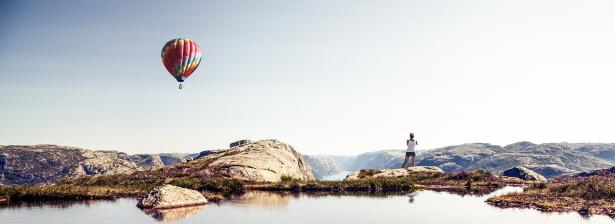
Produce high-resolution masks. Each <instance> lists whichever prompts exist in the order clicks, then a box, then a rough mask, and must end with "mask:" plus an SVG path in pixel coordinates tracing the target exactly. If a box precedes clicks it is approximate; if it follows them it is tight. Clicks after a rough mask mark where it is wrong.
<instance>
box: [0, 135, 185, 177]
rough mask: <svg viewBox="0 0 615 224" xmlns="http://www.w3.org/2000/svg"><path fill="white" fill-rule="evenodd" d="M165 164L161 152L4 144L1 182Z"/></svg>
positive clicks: (125, 171)
mask: <svg viewBox="0 0 615 224" xmlns="http://www.w3.org/2000/svg"><path fill="white" fill-rule="evenodd" d="M186 155H187V154H186ZM167 157H169V156H167ZM168 161H173V160H171V159H168ZM165 165H170V164H165V163H164V160H163V159H161V155H158V154H153V155H147V154H142V155H128V154H126V153H123V152H117V151H92V150H87V149H81V148H76V147H67V146H57V145H32V146H20V145H8V146H0V184H5V185H7V184H8V185H31V184H37V183H52V182H56V181H59V180H61V179H64V178H69V177H80V176H93V175H109V174H128V173H132V172H135V171H140V170H144V169H151V168H157V167H163V166H165Z"/></svg>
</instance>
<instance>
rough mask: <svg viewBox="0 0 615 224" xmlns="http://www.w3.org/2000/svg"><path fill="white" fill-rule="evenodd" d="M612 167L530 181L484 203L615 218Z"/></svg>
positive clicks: (614, 184)
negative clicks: (512, 191)
mask: <svg viewBox="0 0 615 224" xmlns="http://www.w3.org/2000/svg"><path fill="white" fill-rule="evenodd" d="M613 171H615V169H613V168H611V169H610V170H607V169H605V170H602V171H600V170H599V171H595V172H593V174H591V175H588V174H585V175H577V176H570V177H562V178H556V179H554V180H551V181H549V182H546V183H539V184H532V185H529V186H528V187H526V188H525V190H524V191H523V192H521V193H513V194H507V195H502V196H497V197H492V198H489V199H488V200H487V203H489V204H491V205H494V206H497V207H501V208H533V209H537V210H540V211H543V212H578V213H579V214H581V215H585V216H588V215H607V216H610V217H611V218H614V219H615V173H613Z"/></svg>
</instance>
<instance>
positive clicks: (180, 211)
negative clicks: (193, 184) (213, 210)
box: [143, 205, 205, 222]
mask: <svg viewBox="0 0 615 224" xmlns="http://www.w3.org/2000/svg"><path fill="white" fill-rule="evenodd" d="M203 208H205V205H197V206H190V207H181V208H172V209H144V210H143V212H144V213H145V214H148V215H149V216H151V217H153V218H154V219H156V220H158V221H164V222H175V221H178V220H181V219H185V218H188V217H190V216H194V215H196V214H198V213H199V212H201V210H203Z"/></svg>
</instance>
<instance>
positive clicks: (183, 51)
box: [161, 38, 202, 89]
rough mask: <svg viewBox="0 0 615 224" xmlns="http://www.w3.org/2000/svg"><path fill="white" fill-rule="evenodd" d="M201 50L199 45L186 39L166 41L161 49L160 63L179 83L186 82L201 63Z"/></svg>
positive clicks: (180, 85) (180, 86)
mask: <svg viewBox="0 0 615 224" xmlns="http://www.w3.org/2000/svg"><path fill="white" fill-rule="evenodd" d="M201 56H202V54H201V49H200V48H199V45H198V44H197V43H196V42H194V41H193V40H190V39H188V38H176V39H173V40H170V41H168V42H167V43H166V44H165V45H164V47H162V53H161V57H162V63H163V64H164V67H166V68H167V71H169V73H171V75H172V76H173V77H174V78H175V79H176V80H177V81H178V82H179V88H180V89H181V88H182V84H181V83H182V82H184V80H186V79H187V78H188V77H189V76H190V75H191V74H192V72H194V70H196V68H197V67H199V64H200V63H201Z"/></svg>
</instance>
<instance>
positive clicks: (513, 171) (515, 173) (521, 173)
mask: <svg viewBox="0 0 615 224" xmlns="http://www.w3.org/2000/svg"><path fill="white" fill-rule="evenodd" d="M502 175H503V176H506V177H516V178H519V179H522V180H534V181H542V182H546V181H547V178H545V177H543V176H542V175H540V174H538V173H536V172H534V171H532V170H530V169H528V168H525V167H522V166H517V167H513V168H510V169H508V170H506V171H504V172H503V173H502Z"/></svg>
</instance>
